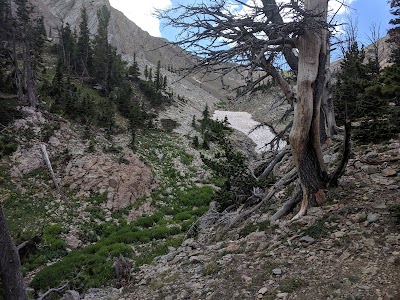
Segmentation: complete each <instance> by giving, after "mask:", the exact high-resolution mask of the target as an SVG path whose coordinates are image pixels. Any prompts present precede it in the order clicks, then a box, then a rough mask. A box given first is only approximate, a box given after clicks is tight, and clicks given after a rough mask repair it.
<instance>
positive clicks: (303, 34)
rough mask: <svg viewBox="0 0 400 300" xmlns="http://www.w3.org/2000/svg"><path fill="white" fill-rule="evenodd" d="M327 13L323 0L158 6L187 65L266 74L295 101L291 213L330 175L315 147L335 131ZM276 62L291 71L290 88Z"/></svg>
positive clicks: (251, 79)
mask: <svg viewBox="0 0 400 300" xmlns="http://www.w3.org/2000/svg"><path fill="white" fill-rule="evenodd" d="M235 5H237V6H235ZM237 7H240V9H239V10H238V9H237ZM327 14H328V0H291V1H285V2H280V3H278V2H277V1H276V0H261V4H259V2H258V1H241V0H236V1H226V0H217V1H212V2H211V3H207V4H206V3H204V2H200V3H199V2H196V3H195V4H190V5H178V6H176V7H173V8H171V9H168V10H165V11H158V16H159V17H160V18H161V19H163V20H164V21H165V22H166V23H167V24H168V25H170V26H173V27H176V28H179V29H181V33H180V35H178V39H179V41H178V42H176V44H178V45H179V46H181V47H183V48H184V49H186V50H188V51H190V52H191V53H193V54H194V55H195V56H197V57H198V60H197V62H196V64H195V66H194V67H193V68H191V69H190V70H189V71H190V72H200V71H204V70H206V71H212V72H214V73H215V72H218V73H220V74H226V73H228V72H231V71H234V70H236V71H237V72H239V73H241V74H244V75H243V76H244V77H245V79H246V81H247V86H249V87H250V88H252V87H255V86H256V85H257V84H258V83H260V82H262V81H263V80H264V79H266V78H268V77H272V78H273V79H274V81H275V83H276V84H277V85H278V86H279V87H280V89H281V90H282V92H283V94H284V95H285V97H286V100H287V102H288V103H289V104H290V105H291V106H292V107H293V108H294V113H293V125H292V127H291V129H290V135H289V142H290V146H291V153H292V157H293V161H294V165H295V167H296V170H297V174H298V176H299V179H300V186H301V190H302V194H301V196H302V197H301V209H300V212H299V213H298V214H297V215H296V216H295V218H299V217H301V216H302V215H304V214H305V213H306V211H307V208H308V206H309V205H310V204H311V205H318V203H317V201H316V195H323V190H325V189H327V188H328V187H330V186H332V185H334V184H335V183H336V181H337V176H333V175H330V174H328V172H327V169H326V166H325V163H324V161H323V156H322V150H321V147H322V144H324V143H328V144H329V141H330V139H331V137H332V135H333V134H334V133H335V132H336V124H335V118H334V112H333V98H332V93H331V91H332V89H331V83H330V71H329V61H330V59H329V56H330V44H329V40H330V30H329V29H330V26H329V24H328V23H327ZM279 65H284V67H285V68H290V70H291V71H292V72H293V74H295V77H296V79H297V92H295V89H294V88H293V86H292V85H291V84H290V83H289V82H288V80H287V79H285V78H284V76H283V72H282V69H280V68H279ZM260 73H263V74H264V75H262V76H259V74H260ZM256 74H257V76H255V75H256ZM343 159H344V161H346V159H347V158H346V157H344V158H343ZM334 174H338V172H335V173H334ZM295 196H296V195H295ZM295 196H294V197H295ZM295 202H296V201H295ZM297 202H298V201H297Z"/></svg>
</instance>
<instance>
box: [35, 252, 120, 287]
mask: <svg viewBox="0 0 400 300" xmlns="http://www.w3.org/2000/svg"><path fill="white" fill-rule="evenodd" d="M123 252H125V251H123ZM114 253H115V251H114ZM113 277H114V274H113V270H112V261H111V260H107V257H104V256H100V255H96V254H92V255H91V254H83V253H80V252H78V251H76V252H71V254H69V255H68V256H67V257H66V258H64V259H63V260H62V261H60V262H57V263H55V264H53V265H51V266H49V267H46V268H44V269H42V270H41V271H40V272H39V273H37V274H36V276H35V277H34V278H33V280H32V282H31V287H32V288H34V289H35V290H41V291H46V290H48V289H49V288H52V287H58V286H60V285H61V284H62V283H63V282H64V281H65V280H68V281H69V287H70V288H71V289H72V288H73V289H76V290H78V291H83V290H86V289H88V288H91V287H102V286H104V285H105V284H106V283H108V282H109V281H110V280H111V279H113Z"/></svg>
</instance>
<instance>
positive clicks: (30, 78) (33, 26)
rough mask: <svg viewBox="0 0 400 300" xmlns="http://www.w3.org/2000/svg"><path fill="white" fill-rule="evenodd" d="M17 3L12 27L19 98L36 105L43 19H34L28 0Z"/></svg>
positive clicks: (16, 0)
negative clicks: (20, 55)
mask: <svg viewBox="0 0 400 300" xmlns="http://www.w3.org/2000/svg"><path fill="white" fill-rule="evenodd" d="M15 4H16V5H17V11H16V19H15V22H14V26H13V27H12V29H11V28H10V30H12V35H13V37H12V42H13V56H14V58H13V59H14V66H15V74H16V80H15V82H16V86H17V95H18V99H19V100H20V102H21V103H22V104H25V105H29V106H33V107H36V106H37V105H38V99H37V96H36V85H37V82H36V80H37V73H38V67H39V62H40V56H41V47H43V43H44V37H43V36H42V35H43V34H44V33H45V32H43V28H44V27H43V21H40V20H39V21H38V19H34V18H33V17H32V16H33V15H34V14H33V7H32V5H31V4H30V3H29V2H28V0H15ZM17 48H18V49H21V51H22V58H23V70H22V71H21V70H20V69H19V65H18V61H17V59H18V54H19V53H17V50H16V49H17Z"/></svg>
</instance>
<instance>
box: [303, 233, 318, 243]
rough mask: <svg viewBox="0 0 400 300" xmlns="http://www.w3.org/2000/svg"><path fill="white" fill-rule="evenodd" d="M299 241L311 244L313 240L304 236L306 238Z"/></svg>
mask: <svg viewBox="0 0 400 300" xmlns="http://www.w3.org/2000/svg"><path fill="white" fill-rule="evenodd" d="M300 241H301V242H306V243H310V244H311V243H314V241H315V239H314V238H312V237H311V236H308V235H306V236H303V237H301V239H300Z"/></svg>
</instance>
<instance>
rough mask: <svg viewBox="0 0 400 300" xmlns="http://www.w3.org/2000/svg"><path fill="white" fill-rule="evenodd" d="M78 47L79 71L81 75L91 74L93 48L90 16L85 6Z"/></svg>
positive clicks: (82, 13) (82, 12)
mask: <svg viewBox="0 0 400 300" xmlns="http://www.w3.org/2000/svg"><path fill="white" fill-rule="evenodd" d="M77 48H78V49H77V72H78V74H79V75H80V76H81V77H85V76H89V74H90V70H91V68H92V48H91V45H90V32H89V27H88V16H87V12H86V8H85V7H83V8H82V10H81V23H80V24H79V38H78V46H77Z"/></svg>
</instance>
